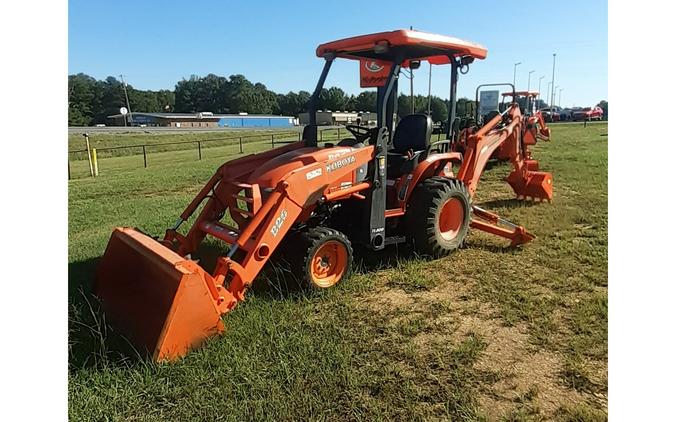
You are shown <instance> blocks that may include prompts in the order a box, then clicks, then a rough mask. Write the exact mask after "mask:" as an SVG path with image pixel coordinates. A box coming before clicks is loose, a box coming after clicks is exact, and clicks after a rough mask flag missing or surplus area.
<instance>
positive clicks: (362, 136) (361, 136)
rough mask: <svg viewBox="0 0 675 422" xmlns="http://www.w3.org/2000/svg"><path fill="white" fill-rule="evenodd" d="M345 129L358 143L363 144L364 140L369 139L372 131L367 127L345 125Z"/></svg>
mask: <svg viewBox="0 0 675 422" xmlns="http://www.w3.org/2000/svg"><path fill="white" fill-rule="evenodd" d="M345 129H347V130H348V131H349V133H351V134H352V135H354V138H356V140H357V141H358V142H363V141H365V140H366V139H368V138H370V136H371V134H372V131H373V130H372V129H369V128H368V127H367V126H358V125H347V126H345Z"/></svg>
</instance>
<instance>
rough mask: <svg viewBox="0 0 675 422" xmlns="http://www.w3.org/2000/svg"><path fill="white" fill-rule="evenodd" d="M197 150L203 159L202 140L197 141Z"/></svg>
mask: <svg viewBox="0 0 675 422" xmlns="http://www.w3.org/2000/svg"><path fill="white" fill-rule="evenodd" d="M197 151H199V159H200V160H201V159H202V142H201V141H197Z"/></svg>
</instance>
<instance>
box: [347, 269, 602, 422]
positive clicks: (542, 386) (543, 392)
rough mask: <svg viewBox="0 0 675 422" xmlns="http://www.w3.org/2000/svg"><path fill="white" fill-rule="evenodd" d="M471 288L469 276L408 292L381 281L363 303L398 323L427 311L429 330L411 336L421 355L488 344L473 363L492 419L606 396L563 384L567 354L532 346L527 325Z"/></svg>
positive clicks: (551, 411)
mask: <svg viewBox="0 0 675 422" xmlns="http://www.w3.org/2000/svg"><path fill="white" fill-rule="evenodd" d="M470 289H471V287H470V285H469V284H468V283H467V282H466V281H465V280H462V281H461V282H457V281H450V280H448V281H445V282H443V283H441V284H440V285H439V286H437V287H435V288H433V289H430V290H428V291H421V292H413V293H407V292H405V291H404V290H402V289H400V288H390V287H388V286H387V285H386V280H383V281H382V284H381V285H380V286H378V287H377V288H376V290H375V291H374V292H369V294H368V295H367V296H366V297H364V298H363V300H362V301H360V303H361V304H362V305H363V306H364V307H367V308H368V309H370V310H371V311H374V312H377V313H378V314H380V315H381V316H382V317H387V318H389V320H390V321H391V322H392V323H396V324H399V325H400V324H401V323H405V322H406V321H407V320H409V319H411V316H420V315H423V317H424V318H425V329H424V330H422V332H419V333H417V334H415V335H413V336H412V338H411V343H412V344H411V345H412V346H413V348H414V350H415V352H416V353H417V354H419V355H421V356H425V355H428V354H430V353H434V352H435V351H437V350H442V348H443V345H447V344H454V345H458V344H460V343H462V342H463V341H465V340H466V339H467V338H468V337H469V336H479V337H480V338H481V339H482V340H483V341H484V342H485V343H486V347H485V349H484V350H483V351H482V353H481V354H480V357H479V358H478V360H477V361H476V363H475V364H474V369H475V370H476V371H477V373H478V374H480V376H479V377H478V380H477V381H476V390H477V392H478V395H477V401H478V405H479V406H480V409H481V411H482V412H483V413H484V415H485V416H486V417H487V419H488V420H500V419H502V418H508V417H509V416H510V415H513V414H516V413H519V414H523V413H525V414H528V415H532V416H534V415H536V416H537V417H539V418H544V419H547V420H548V419H553V418H554V417H555V414H556V411H558V410H559V409H560V408H561V407H572V408H573V407H574V406H576V405H579V404H581V403H589V402H596V403H597V402H602V401H603V400H606V398H605V397H599V396H597V395H593V394H590V393H585V392H579V391H576V390H574V389H572V388H569V387H566V386H565V385H563V384H562V381H561V378H560V374H561V372H562V371H563V370H564V357H563V356H562V355H561V354H559V353H556V352H553V351H549V350H546V349H544V348H540V347H537V346H534V345H533V343H532V341H531V340H530V336H529V334H528V332H527V325H526V324H524V323H521V324H518V325H515V326H508V325H506V324H505V323H504V322H503V320H502V319H501V318H499V313H498V312H497V311H496V310H495V309H493V308H492V307H491V306H490V305H489V304H486V303H482V302H478V301H476V300H474V299H472V297H471V294H470ZM598 372H600V371H598Z"/></svg>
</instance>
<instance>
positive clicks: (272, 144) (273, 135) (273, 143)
mask: <svg viewBox="0 0 675 422" xmlns="http://www.w3.org/2000/svg"><path fill="white" fill-rule="evenodd" d="M272 149H274V134H272Z"/></svg>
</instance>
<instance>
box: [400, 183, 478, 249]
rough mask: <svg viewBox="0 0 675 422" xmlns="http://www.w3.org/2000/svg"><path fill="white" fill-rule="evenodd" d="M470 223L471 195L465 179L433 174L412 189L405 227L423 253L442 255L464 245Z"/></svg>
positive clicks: (409, 239) (410, 238)
mask: <svg viewBox="0 0 675 422" xmlns="http://www.w3.org/2000/svg"><path fill="white" fill-rule="evenodd" d="M470 222H471V197H470V195H469V191H468V190H467V188H466V186H465V185H464V183H463V182H461V181H460V180H457V179H449V178H445V177H432V178H429V179H427V180H424V181H423V182H422V183H420V184H418V185H417V187H415V190H414V191H413V194H412V197H411V200H410V203H409V205H408V212H407V213H406V218H405V226H406V231H407V237H408V241H409V242H410V243H411V244H412V246H413V247H414V248H415V250H416V251H417V252H418V253H420V254H422V255H429V256H433V257H441V256H444V255H447V254H449V253H450V252H452V251H454V250H455V249H457V248H459V247H461V246H462V244H463V243H464V240H465V239H466V236H467V234H468V232H469V223H470Z"/></svg>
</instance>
